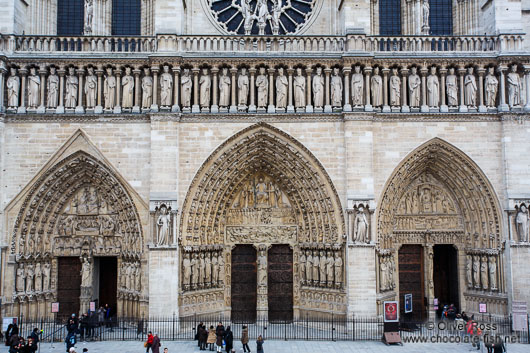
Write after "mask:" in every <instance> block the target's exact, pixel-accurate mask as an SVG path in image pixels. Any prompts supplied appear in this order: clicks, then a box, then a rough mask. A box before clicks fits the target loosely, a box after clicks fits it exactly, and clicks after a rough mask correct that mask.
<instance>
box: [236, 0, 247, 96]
mask: <svg viewBox="0 0 530 353" xmlns="http://www.w3.org/2000/svg"><path fill="white" fill-rule="evenodd" d="M245 1H247V0H244V1H243V2H245ZM237 88H238V92H237V93H238V103H239V105H240V106H246V105H247V102H248V92H249V81H248V75H247V68H246V67H242V68H241V72H240V74H239V77H238V78H237Z"/></svg>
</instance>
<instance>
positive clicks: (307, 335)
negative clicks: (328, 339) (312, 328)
mask: <svg viewBox="0 0 530 353" xmlns="http://www.w3.org/2000/svg"><path fill="white" fill-rule="evenodd" d="M307 315H308V314H307V313H305V340H306V341H309V320H308V317H307Z"/></svg>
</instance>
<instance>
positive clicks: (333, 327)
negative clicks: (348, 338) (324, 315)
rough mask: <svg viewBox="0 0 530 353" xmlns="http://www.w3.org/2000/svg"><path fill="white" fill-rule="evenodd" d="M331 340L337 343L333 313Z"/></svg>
mask: <svg viewBox="0 0 530 353" xmlns="http://www.w3.org/2000/svg"><path fill="white" fill-rule="evenodd" d="M331 340H332V341H335V321H334V315H333V313H331Z"/></svg>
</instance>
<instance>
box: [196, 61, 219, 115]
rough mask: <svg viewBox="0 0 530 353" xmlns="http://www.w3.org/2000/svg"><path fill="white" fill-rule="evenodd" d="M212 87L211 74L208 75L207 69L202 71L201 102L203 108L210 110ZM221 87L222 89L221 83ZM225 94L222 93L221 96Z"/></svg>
mask: <svg viewBox="0 0 530 353" xmlns="http://www.w3.org/2000/svg"><path fill="white" fill-rule="evenodd" d="M211 87H212V80H211V78H210V74H209V73H208V69H207V68H203V69H202V75H201V78H200V80H199V92H200V93H199V97H200V99H199V101H200V106H201V108H209V107H210V96H211V94H210V92H211ZM219 87H221V82H219ZM222 95H223V93H222V92H221V96H222Z"/></svg>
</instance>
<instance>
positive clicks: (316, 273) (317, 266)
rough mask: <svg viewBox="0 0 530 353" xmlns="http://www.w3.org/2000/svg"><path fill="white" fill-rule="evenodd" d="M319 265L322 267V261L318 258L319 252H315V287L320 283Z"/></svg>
mask: <svg viewBox="0 0 530 353" xmlns="http://www.w3.org/2000/svg"><path fill="white" fill-rule="evenodd" d="M319 265H320V259H319V257H318V251H317V250H314V251H313V275H312V276H313V285H318V283H319V281H318V279H319V277H318V275H319V273H320V271H319Z"/></svg>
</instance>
